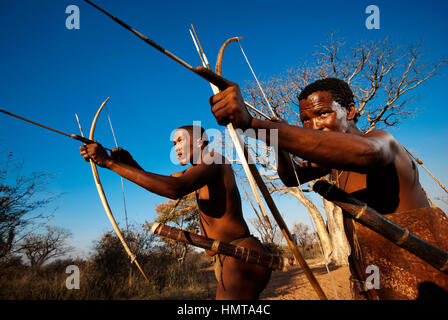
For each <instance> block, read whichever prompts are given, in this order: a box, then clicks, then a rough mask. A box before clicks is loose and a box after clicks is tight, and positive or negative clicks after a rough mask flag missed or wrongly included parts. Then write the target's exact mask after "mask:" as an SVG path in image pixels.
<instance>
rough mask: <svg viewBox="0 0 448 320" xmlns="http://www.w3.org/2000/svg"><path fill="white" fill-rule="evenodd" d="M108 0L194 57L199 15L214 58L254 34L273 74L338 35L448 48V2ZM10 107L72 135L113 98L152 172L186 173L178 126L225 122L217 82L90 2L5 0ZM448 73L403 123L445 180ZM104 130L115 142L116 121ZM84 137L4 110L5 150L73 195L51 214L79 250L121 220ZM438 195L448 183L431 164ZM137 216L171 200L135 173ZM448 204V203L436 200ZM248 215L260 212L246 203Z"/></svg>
mask: <svg viewBox="0 0 448 320" xmlns="http://www.w3.org/2000/svg"><path fill="white" fill-rule="evenodd" d="M96 3H97V4H98V5H100V6H102V7H103V8H105V9H106V10H108V11H109V12H111V13H112V14H114V15H116V16H118V17H119V18H121V19H122V20H123V21H125V22H127V23H128V24H130V25H131V26H133V27H134V28H136V29H137V30H139V31H140V32H142V33H143V34H145V35H147V36H148V37H149V38H151V39H152V40H154V41H156V42H158V43H159V44H160V45H162V46H164V47H165V48H166V49H168V50H170V51H172V52H173V53H175V54H176V55H178V56H179V57H181V58H182V59H184V60H185V61H187V62H189V63H190V64H191V65H193V66H195V65H199V64H200V60H199V58H198V56H197V53H196V51H195V48H194V46H193V43H192V41H191V38H190V35H189V32H188V29H189V26H190V23H193V24H194V26H195V28H196V31H197V32H198V35H199V37H200V41H201V44H202V45H203V47H204V50H205V51H206V53H207V56H208V58H209V60H210V61H211V63H212V64H214V61H215V57H216V55H217V52H218V50H219V47H220V46H221V44H222V43H223V42H224V41H225V40H226V39H227V38H229V37H233V36H243V37H244V40H243V45H244V49H245V52H246V54H247V55H248V57H249V59H250V61H251V64H252V66H253V67H254V68H255V71H256V72H257V74H258V75H259V77H260V78H261V79H267V78H269V77H270V76H272V75H275V74H278V73H281V72H283V71H285V70H286V69H287V68H289V67H292V66H295V65H297V64H298V63H299V62H300V61H303V60H312V58H313V56H312V54H313V52H314V51H315V49H316V46H317V45H318V44H319V43H321V42H322V41H324V40H325V39H326V38H327V36H328V35H329V34H330V33H331V32H333V31H337V32H338V34H339V35H341V36H342V37H344V38H345V39H346V41H347V42H348V43H354V42H356V41H358V40H370V39H382V38H384V37H386V36H388V37H390V39H391V40H392V41H395V42H397V43H402V44H404V45H405V44H409V43H415V42H417V41H419V40H421V39H424V40H425V49H426V51H427V55H428V57H429V58H432V59H438V58H440V57H442V56H447V55H448V46H447V40H446V30H448V21H447V20H446V17H445V14H446V12H447V9H448V4H447V3H446V2H445V1H425V2H421V1H406V2H403V1H359V0H356V1H355V0H353V1H319V2H315V1H283V0H278V1H236V0H230V1H226V2H225V3H223V2H221V1H164V2H160V1H157V2H153V1H137V0H129V1H112V0H109V1H105V0H97V1H96ZM370 4H375V5H377V6H378V7H379V8H380V14H381V16H380V17H381V29H380V30H368V29H366V27H365V19H366V17H367V15H366V14H365V8H366V7H367V6H368V5H370ZM68 5H77V6H78V7H79V8H80V29H79V30H68V29H66V27H65V20H66V18H67V16H68V14H66V13H65V9H66V7H67V6H68ZM0 41H1V44H2V45H1V50H0V107H1V108H4V109H6V110H9V111H11V112H14V113H17V114H20V115H22V116H24V117H28V118H31V119H33V120H35V121H38V122H39V121H40V122H42V123H44V124H47V125H49V126H52V127H54V128H57V129H60V130H62V131H66V132H68V133H78V127H77V124H76V121H75V116H74V114H75V112H76V113H77V114H78V115H79V118H80V120H81V123H82V125H83V128H84V131H85V132H87V131H88V128H89V127H90V123H91V121H92V118H93V116H94V114H95V112H96V110H97V108H98V107H99V105H100V103H101V102H102V101H103V100H104V99H105V98H106V97H108V96H111V99H110V101H109V104H108V112H109V114H110V117H111V120H112V123H113V126H114V129H115V133H116V135H117V139H118V143H119V145H120V146H122V147H123V148H125V149H127V150H129V151H130V152H131V153H132V154H133V155H134V158H135V159H137V161H138V162H139V163H140V164H141V165H142V166H143V168H145V169H146V170H148V171H152V172H156V173H160V174H171V173H173V172H176V171H180V170H182V169H183V168H181V167H180V166H178V165H175V164H172V163H171V162H170V161H169V155H170V150H171V146H172V143H171V141H170V140H169V138H170V133H171V131H172V129H174V128H176V127H178V126H180V125H184V124H191V123H192V121H193V120H200V121H202V124H203V126H204V127H205V128H206V129H208V128H213V127H217V125H216V122H215V119H214V118H213V116H212V114H211V113H210V111H209V104H208V97H209V96H210V95H211V91H210V87H209V86H208V84H207V83H206V82H205V81H204V80H202V79H200V78H198V77H197V76H195V75H194V74H192V73H191V72H189V71H188V70H186V69H184V68H182V67H181V66H180V65H178V64H176V63H174V62H173V61H171V60H170V59H168V58H167V57H165V56H163V55H162V54H160V53H159V52H157V51H156V50H154V49H153V48H151V47H149V46H148V45H147V44H145V43H144V42H142V41H141V40H139V39H137V38H136V37H135V36H133V35H132V34H130V33H129V32H128V31H126V30H125V29H123V28H122V27H120V26H119V25H117V24H116V23H114V22H113V21H112V20H110V19H109V18H107V17H106V16H104V15H103V14H101V13H100V12H98V11H97V10H95V9H94V8H92V7H90V6H89V5H87V4H86V3H85V2H83V1H79V0H70V1H65V0H62V1H56V0H47V1H37V0H26V1H2V2H0ZM223 69H224V75H225V76H226V77H227V78H229V79H231V80H232V81H235V82H238V83H239V84H240V85H242V86H243V85H244V84H245V83H246V82H247V81H253V79H252V76H251V74H250V71H249V68H248V67H247V65H246V64H245V62H244V59H243V57H242V55H241V53H240V52H239V50H238V48H237V46H235V47H233V48H229V49H228V50H227V51H226V55H225V58H224V65H223ZM443 71H444V74H442V75H441V76H439V77H437V78H434V79H432V80H430V81H429V82H428V83H426V84H424V85H423V86H421V87H420V88H419V89H418V90H416V92H415V94H416V95H417V96H418V97H419V100H418V102H417V103H416V106H417V107H418V108H419V109H420V110H421V111H420V112H419V113H418V114H417V115H416V117H415V118H414V119H410V120H407V121H406V122H404V123H403V124H402V125H400V127H399V128H396V129H393V130H392V131H391V133H392V134H393V135H394V136H395V137H397V138H398V140H399V141H400V142H401V143H402V144H403V145H405V146H406V147H407V148H408V149H410V150H412V151H415V152H416V155H417V156H419V157H421V158H422V159H423V160H424V161H425V165H426V166H427V167H428V168H430V170H432V171H433V172H434V173H435V174H436V176H437V177H438V178H439V179H440V180H441V182H442V183H444V184H447V183H448V170H447V169H446V166H445V163H444V162H445V159H446V158H447V155H448V154H447V148H446V140H445V137H446V136H447V133H448V130H447V127H448V126H447V125H446V123H445V121H446V117H444V115H445V113H446V105H445V104H446V98H445V92H446V87H447V83H448V77H447V75H446V73H447V71H448V70H446V69H445V70H443ZM96 139H97V140H98V141H100V142H102V143H103V144H104V145H105V146H108V147H113V146H114V143H113V138H112V134H111V133H110V129H109V127H108V122H107V117H105V116H103V117H102V118H101V119H100V121H99V123H98V126H97V132H96ZM79 146H80V143H78V142H76V141H72V140H70V139H67V138H65V137H63V136H59V135H56V134H53V133H51V132H47V131H45V130H43V129H40V128H37V127H34V126H32V125H28V124H26V123H24V122H21V121H19V120H15V119H12V118H10V117H7V116H4V115H0V151H1V152H2V153H1V154H0V156H3V155H4V154H5V153H6V152H10V151H11V152H13V153H14V155H15V157H16V158H17V159H21V160H23V161H24V164H25V168H24V173H27V172H28V173H29V172H33V171H37V170H42V171H45V172H48V173H51V174H54V175H55V179H54V180H53V181H52V183H51V185H50V186H49V188H48V189H49V191H51V192H56V193H63V195H62V196H61V197H60V199H59V200H58V201H56V202H55V203H54V204H53V206H52V208H53V207H56V211H55V217H54V219H53V220H52V221H51V224H53V225H58V226H61V227H66V228H69V229H70V230H71V231H72V232H73V239H72V243H73V245H74V246H76V247H78V253H79V254H86V253H88V251H89V248H90V246H91V242H92V240H94V239H98V237H99V235H100V234H101V233H102V232H104V231H106V230H109V229H110V225H109V222H108V220H107V218H106V215H105V213H104V211H103V209H102V206H101V203H100V200H99V198H98V196H97V192H96V188H95V185H94V183H93V179H92V176H91V172H90V167H89V165H88V163H85V162H84V161H83V160H82V159H81V157H80V156H79ZM100 175H101V178H102V182H103V184H104V186H105V190H106V192H107V195H108V199H109V201H110V204H111V207H112V210H113V212H114V213H115V216H116V218H117V220H118V221H119V222H120V224H121V225H122V226H123V225H124V213H123V206H122V196H121V186H120V180H119V177H118V176H116V175H115V174H112V173H110V172H107V171H106V170H100ZM421 181H422V184H423V186H424V187H425V188H426V189H427V190H428V192H429V193H430V195H431V196H432V197H440V196H443V193H442V191H441V189H440V188H438V187H437V186H436V185H435V183H434V182H433V181H432V180H431V179H430V178H429V177H428V175H427V174H426V173H425V172H423V171H421ZM125 189H126V201H127V205H128V207H127V210H128V215H129V219H130V222H134V223H143V222H144V221H145V220H148V221H151V220H152V219H153V218H154V208H155V206H156V204H157V203H160V202H163V201H165V199H164V198H162V197H159V196H156V195H153V194H151V193H148V192H147V191H144V190H142V189H141V188H139V187H137V186H134V185H132V184H131V183H129V182H125ZM437 203H438V204H439V205H441V207H442V208H443V209H445V211H446V210H447V207H446V206H443V205H442V203H440V202H437ZM278 206H279V208H280V210H281V211H282V212H283V213H284V215H285V220H286V221H287V222H290V223H291V222H293V221H303V222H308V221H309V219H308V217H307V215H306V214H305V211H304V209H303V208H302V207H301V206H300V205H298V203H297V201H296V200H294V199H290V198H287V197H280V198H279V199H278ZM244 208H245V209H246V210H245V212H246V214H247V217H251V216H252V213H251V211H250V207H249V205H248V204H247V203H245V204H244Z"/></svg>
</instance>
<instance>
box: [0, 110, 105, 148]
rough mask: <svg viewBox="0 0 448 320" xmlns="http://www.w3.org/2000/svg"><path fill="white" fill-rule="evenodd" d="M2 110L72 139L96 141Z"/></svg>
mask: <svg viewBox="0 0 448 320" xmlns="http://www.w3.org/2000/svg"><path fill="white" fill-rule="evenodd" d="M0 112H3V113H4V114H7V115H9V116H11V117H14V118H17V119H20V120H23V121H26V122H28V123H31V124H34V125H35V126H38V127H41V128H44V129H47V130H50V131H53V132H56V133H59V134H62V135H63V136H66V137H69V138H72V139H75V140H78V141H81V142H83V143H85V144H89V143H95V141H93V140H90V139H87V138H84V137H81V136H78V135H76V134H68V133H65V132H63V131H60V130H57V129H54V128H51V127H49V126H46V125H44V124H41V123H39V122H36V121H33V120H30V119H27V118H24V117H22V116H19V115H17V114H14V113H12V112H9V111H6V110H4V109H0ZM104 149H106V150H108V151H111V150H110V149H108V148H104Z"/></svg>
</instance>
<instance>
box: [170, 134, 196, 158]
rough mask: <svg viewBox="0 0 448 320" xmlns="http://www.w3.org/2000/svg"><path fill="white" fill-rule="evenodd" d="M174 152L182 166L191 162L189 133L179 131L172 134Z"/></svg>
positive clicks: (191, 152)
mask: <svg viewBox="0 0 448 320" xmlns="http://www.w3.org/2000/svg"><path fill="white" fill-rule="evenodd" d="M173 144H174V151H175V152H176V156H177V159H179V163H180V164H181V165H182V166H184V165H186V164H188V163H190V161H191V157H192V156H193V144H192V137H191V136H190V132H188V131H187V130H185V129H179V130H176V131H175V132H174V139H173Z"/></svg>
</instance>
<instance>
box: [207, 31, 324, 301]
mask: <svg viewBox="0 0 448 320" xmlns="http://www.w3.org/2000/svg"><path fill="white" fill-rule="evenodd" d="M239 39H240V38H238V37H235V38H230V39H228V40H227V41H226V42H225V43H224V45H223V46H222V47H221V50H220V51H219V55H218V58H217V59H216V68H215V70H216V74H218V75H219V76H222V60H223V56H224V51H225V48H226V47H227V45H228V44H229V43H231V42H233V41H238V40H239ZM215 93H216V92H215ZM227 128H228V129H229V132H230V135H231V137H232V140H233V142H234V144H235V147H236V150H237V153H238V156H239V157H240V160H241V163H242V165H243V167H244V168H245V167H248V169H249V170H250V173H248V171H246V170H245V171H246V174H247V177H248V179H249V181H250V180H251V179H253V180H255V181H256V183H257V185H258V188H259V189H260V191H261V193H262V195H263V197H264V199H265V201H266V204H267V205H268V207H269V209H270V210H271V213H272V216H273V217H274V219H275V221H276V222H277V224H278V226H279V227H280V230H281V231H282V233H283V236H284V237H285V239H286V242H287V243H288V245H289V247H290V249H291V251H292V252H293V254H294V257H295V258H296V260H297V262H298V263H299V265H300V267H301V268H302V270H303V272H304V273H305V275H306V277H307V278H308V281H309V282H310V284H311V286H312V287H313V289H314V291H315V292H316V293H317V295H318V296H319V298H320V299H321V300H327V297H326V295H325V293H324V292H323V290H322V288H321V286H320V285H319V283H318V282H317V280H316V278H315V277H314V274H313V273H312V271H311V269H310V267H309V266H308V264H307V263H306V261H305V259H304V258H303V257H302V255H301V254H300V252H299V250H298V249H297V246H296V245H295V243H294V241H293V238H292V235H291V232H290V231H289V229H288V227H287V225H286V223H285V221H284V220H283V217H282V215H281V214H280V211H279V210H278V208H277V206H276V205H275V202H274V200H273V199H272V197H271V194H270V192H269V190H268V188H267V187H266V184H265V183H264V181H263V179H262V177H261V175H260V173H259V172H258V169H257V167H256V165H255V164H254V162H253V161H252V159H251V158H250V154H249V151H248V149H247V146H246V145H245V143H244V142H243V141H242V139H241V137H240V135H239V134H238V133H237V132H236V131H235V129H234V128H233V126H232V124H231V123H230V124H229V125H228V126H227ZM238 150H241V151H240V152H238ZM257 200H258V199H257Z"/></svg>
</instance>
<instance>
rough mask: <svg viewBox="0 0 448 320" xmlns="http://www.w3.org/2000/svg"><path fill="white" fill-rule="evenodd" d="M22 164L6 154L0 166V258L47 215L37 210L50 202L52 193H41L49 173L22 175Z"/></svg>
mask: <svg viewBox="0 0 448 320" xmlns="http://www.w3.org/2000/svg"><path fill="white" fill-rule="evenodd" d="M22 168H23V164H22V163H17V162H16V161H14V160H13V156H12V154H11V153H9V155H8V157H7V160H6V161H5V163H4V164H3V165H2V168H1V169H0V259H1V258H3V257H5V256H7V255H8V254H10V253H14V252H16V250H15V248H16V244H17V243H19V242H20V241H21V240H22V239H23V237H24V236H26V234H27V232H26V231H27V230H28V231H29V230H30V228H29V227H30V226H32V225H34V226H35V225H36V224H38V223H39V222H44V221H47V220H48V218H49V215H44V214H42V213H39V212H38V209H40V208H42V207H44V206H46V205H47V204H48V203H50V202H51V201H53V200H54V199H55V198H56V196H54V195H48V194H47V195H46V196H44V195H43V194H44V191H45V186H46V185H47V184H48V182H49V180H50V178H51V177H50V175H48V174H46V173H42V172H34V173H31V174H29V175H26V176H25V175H22V174H21V171H22Z"/></svg>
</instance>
